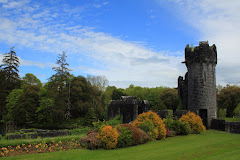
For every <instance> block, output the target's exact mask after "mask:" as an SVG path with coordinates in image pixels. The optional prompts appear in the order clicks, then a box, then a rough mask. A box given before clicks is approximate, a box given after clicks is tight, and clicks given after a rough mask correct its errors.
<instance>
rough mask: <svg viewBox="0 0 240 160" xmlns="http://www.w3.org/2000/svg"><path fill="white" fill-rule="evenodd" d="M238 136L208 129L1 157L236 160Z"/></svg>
mask: <svg viewBox="0 0 240 160" xmlns="http://www.w3.org/2000/svg"><path fill="white" fill-rule="evenodd" d="M239 142H240V134H231V133H227V132H221V131H216V130H208V131H207V132H206V134H197V135H188V136H177V137H172V138H167V139H165V140H160V141H154V142H149V143H147V144H143V145H138V146H133V147H129V148H123V149H114V150H102V149H101V150H86V149H77V150H68V151H59V152H52V153H42V154H34V155H23V156H15V157H5V158H2V159H7V160H11V159H13V160H21V159H24V160H32V159H36V160H38V159H39V160H42V159H44V160H45V159H48V160H56V159H58V160H62V159H81V160H84V159H87V160H92V159H97V160H112V159H114V160H128V159H130V160H135V159H136V160H145V159H147V160H155V159H156V160H159V159H167V160H171V159H174V160H176V159H178V160H181V159H184V160H185V159H209V160H223V159H227V160H238V159H239V157H240V143H239Z"/></svg>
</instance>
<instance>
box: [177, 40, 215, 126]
mask: <svg viewBox="0 0 240 160" xmlns="http://www.w3.org/2000/svg"><path fill="white" fill-rule="evenodd" d="M183 63H185V64H186V67H187V71H188V72H187V73H186V75H185V80H183V78H182V77H179V78H178V90H179V96H180V98H181V99H182V104H183V107H184V109H187V110H190V111H193V112H195V113H197V114H199V115H200V116H201V118H202V119H203V122H204V124H205V125H206V127H210V125H211V120H212V119H215V118H217V102H216V77H215V66H216V64H217V50H216V46H215V45H214V44H213V45H212V46H209V44H208V42H207V41H202V42H199V46H196V47H194V48H193V47H189V45H187V46H186V48H185V62H183Z"/></svg>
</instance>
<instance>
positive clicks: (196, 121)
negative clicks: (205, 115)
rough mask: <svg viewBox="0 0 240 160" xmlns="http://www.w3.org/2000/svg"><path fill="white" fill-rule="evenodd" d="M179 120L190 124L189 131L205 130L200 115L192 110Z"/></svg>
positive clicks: (199, 131)
mask: <svg viewBox="0 0 240 160" xmlns="http://www.w3.org/2000/svg"><path fill="white" fill-rule="evenodd" d="M180 121H182V122H186V123H188V124H189V125H190V129H191V131H190V132H191V133H201V132H206V127H205V126H204V125H203V123H202V119H201V117H200V116H199V115H196V114H195V113H193V112H190V111H189V112H187V114H186V115H183V116H182V117H181V118H180Z"/></svg>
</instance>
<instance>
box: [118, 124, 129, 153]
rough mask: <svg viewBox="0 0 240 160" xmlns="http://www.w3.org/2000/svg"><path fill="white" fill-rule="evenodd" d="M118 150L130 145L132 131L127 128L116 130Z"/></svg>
mask: <svg viewBox="0 0 240 160" xmlns="http://www.w3.org/2000/svg"><path fill="white" fill-rule="evenodd" d="M118 134H119V136H118V143H117V147H118V148H124V147H128V146H131V145H132V131H131V130H130V129H129V128H127V127H124V126H123V127H119V128H118Z"/></svg>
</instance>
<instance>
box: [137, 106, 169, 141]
mask: <svg viewBox="0 0 240 160" xmlns="http://www.w3.org/2000/svg"><path fill="white" fill-rule="evenodd" d="M132 125H133V126H136V127H138V128H141V129H143V130H144V129H145V130H146V131H145V132H146V133H147V134H148V135H149V136H150V137H151V138H152V139H164V138H165V137H166V128H165V124H164V122H163V120H162V119H161V118H160V117H159V116H158V115H157V114H156V113H154V112H152V111H149V112H146V113H142V114H140V115H138V118H137V119H136V120H135V121H134V122H133V123H132Z"/></svg>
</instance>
